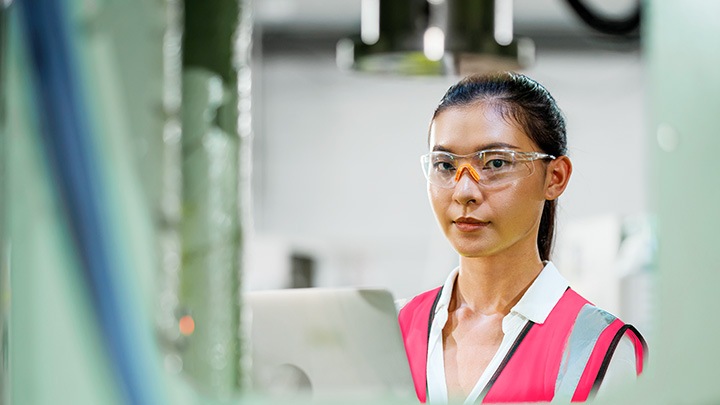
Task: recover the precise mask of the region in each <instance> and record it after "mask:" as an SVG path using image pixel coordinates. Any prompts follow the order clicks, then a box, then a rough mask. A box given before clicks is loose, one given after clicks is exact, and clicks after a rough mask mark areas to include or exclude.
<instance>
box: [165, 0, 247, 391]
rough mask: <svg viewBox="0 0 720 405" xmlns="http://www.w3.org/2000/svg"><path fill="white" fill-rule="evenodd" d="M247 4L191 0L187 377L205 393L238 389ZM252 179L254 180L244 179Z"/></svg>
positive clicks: (186, 102)
mask: <svg viewBox="0 0 720 405" xmlns="http://www.w3.org/2000/svg"><path fill="white" fill-rule="evenodd" d="M246 4H247V3H243V2H242V1H241V0H212V1H209V0H186V1H185V30H184V37H183V97H182V100H183V103H182V130H183V137H182V151H183V165H182V178H183V218H182V245H183V256H182V266H181V276H180V307H179V310H180V311H181V313H180V314H179V316H180V317H181V318H180V319H181V320H182V322H184V324H183V325H184V327H183V325H181V332H182V333H183V334H184V335H185V337H184V342H182V343H181V356H182V361H183V369H184V371H185V372H186V373H187V374H189V375H190V376H191V378H192V379H193V380H194V382H195V383H196V384H197V385H198V387H199V388H200V389H201V390H202V391H205V392H209V393H210V394H212V395H214V396H217V397H220V398H228V397H231V396H233V395H235V394H236V393H238V392H239V390H240V386H241V381H242V378H243V372H242V370H241V361H240V345H241V341H240V333H239V330H240V326H239V325H240V272H241V265H240V263H241V258H242V249H241V247H242V231H243V225H244V215H243V212H245V211H244V210H246V209H247V201H248V198H247V193H248V191H249V188H248V187H246V184H247V183H246V178H247V175H246V170H243V169H242V168H243V167H245V168H247V166H246V165H247V164H248V161H247V158H248V157H249V156H247V154H246V153H244V151H245V150H247V147H246V145H244V144H245V143H246V142H248V141H249V134H250V129H249V128H250V126H249V92H250V80H249V79H250V77H249V65H248V56H249V47H250V32H251V31H250V26H251V25H250V24H249V23H250V20H249V14H248V7H247V5H246ZM243 173H245V174H243Z"/></svg>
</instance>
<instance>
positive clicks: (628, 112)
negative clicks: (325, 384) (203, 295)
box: [245, 0, 652, 330]
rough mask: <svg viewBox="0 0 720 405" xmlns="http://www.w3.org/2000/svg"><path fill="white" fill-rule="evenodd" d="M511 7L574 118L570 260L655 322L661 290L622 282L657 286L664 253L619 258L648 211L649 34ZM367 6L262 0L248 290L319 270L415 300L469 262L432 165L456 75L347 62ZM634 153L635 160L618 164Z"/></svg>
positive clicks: (557, 12) (608, 303)
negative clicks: (655, 263)
mask: <svg viewBox="0 0 720 405" xmlns="http://www.w3.org/2000/svg"><path fill="white" fill-rule="evenodd" d="M512 3H513V5H514V31H515V36H516V37H520V38H531V39H532V41H533V42H534V43H535V48H536V58H535V59H536V60H535V62H534V63H532V64H531V65H530V66H528V67H527V68H524V69H523V70H522V71H523V72H525V73H526V74H528V75H530V76H531V77H533V78H536V79H537V80H538V81H540V82H541V83H543V84H544V85H545V86H546V87H547V88H548V89H549V90H550V92H551V93H552V94H553V95H554V96H555V98H556V99H557V100H558V103H559V105H560V107H561V108H563V110H564V112H565V114H566V118H567V122H568V134H569V135H568V139H569V150H570V156H571V157H572V159H573V163H574V165H575V171H574V174H573V179H572V181H571V183H570V187H569V189H568V191H567V192H566V193H565V194H564V195H563V197H562V198H561V208H560V210H561V214H560V217H559V218H560V220H561V221H562V223H561V224H560V230H559V231H558V235H559V237H560V238H562V237H563V236H567V237H566V238H565V239H558V241H557V242H558V247H557V249H556V250H555V257H556V261H557V262H558V263H557V264H558V265H559V268H561V269H562V271H563V272H564V273H565V274H566V276H567V277H569V278H570V279H571V280H572V281H573V285H576V286H577V287H578V288H579V289H580V290H581V291H584V292H585V293H586V294H587V295H588V296H591V297H593V299H594V300H595V302H596V303H598V305H601V306H603V307H605V308H609V309H610V310H612V311H614V312H616V313H622V314H623V315H625V317H626V318H627V317H628V315H629V316H630V318H635V319H633V320H632V322H634V323H636V324H639V326H640V327H641V328H643V329H644V330H646V329H648V328H647V327H648V326H649V324H648V322H647V319H646V318H643V317H644V316H645V315H644V314H638V316H637V317H636V316H635V315H636V314H634V313H633V314H629V312H630V310H631V309H634V308H640V305H641V303H642V308H643V310H644V309H645V305H644V303H645V302H648V300H649V296H648V295H647V293H646V292H645V291H643V292H642V293H641V294H638V291H637V288H632V289H626V290H627V291H626V295H625V296H623V295H622V290H623V286H625V284H623V283H633V284H638V285H640V284H639V283H647V282H648V280H647V277H646V276H648V273H647V272H645V273H643V274H642V275H639V273H640V272H642V271H643V270H648V267H649V266H652V263H649V262H639V263H638V262H635V263H633V264H632V265H633V266H634V267H633V269H628V271H629V272H631V273H633V276H631V277H624V276H626V275H628V276H629V274H628V271H626V272H625V273H623V272H621V271H620V270H619V269H618V268H617V263H616V261H617V259H618V257H617V255H618V251H619V247H620V242H621V238H622V235H623V233H622V229H623V226H624V224H625V221H631V222H633V224H635V225H631V226H634V228H633V229H638V227H640V228H639V229H644V228H642V224H643V223H645V222H648V221H649V218H648V217H647V214H648V213H649V209H648V201H647V200H648V198H647V193H648V182H647V170H648V169H647V166H648V153H647V147H646V146H647V145H646V144H647V142H646V138H647V136H646V135H647V111H646V104H647V103H646V101H647V100H646V97H647V95H646V86H647V83H646V82H647V80H646V73H647V68H646V64H645V62H644V58H643V55H642V52H641V49H640V48H641V47H640V38H639V35H634V36H629V37H628V36H625V37H618V36H610V35H604V34H601V33H598V32H597V31H595V30H593V29H592V28H590V27H589V26H588V25H587V24H585V23H584V22H583V21H582V20H581V19H580V18H579V17H578V16H577V14H575V12H574V11H573V9H572V8H571V7H570V6H569V5H568V4H567V3H566V2H565V1H558V0H542V1H537V0H534V1H531V0H515V1H514V2H512ZM588 4H590V5H594V6H600V8H599V10H600V11H602V12H603V13H604V14H603V15H608V16H613V17H616V16H625V15H627V14H630V13H632V12H633V11H634V9H635V7H637V2H636V1H629V0H615V1H594V2H589V3H588ZM360 6H361V2H360V1H355V0H344V1H334V2H332V3H331V4H327V2H321V1H310V0H304V1H288V0H265V1H262V2H256V4H255V16H256V21H257V24H258V25H257V28H256V31H255V40H256V42H255V44H256V50H255V52H256V55H257V57H256V58H255V59H254V65H253V66H254V67H255V68H254V69H253V77H254V82H253V114H254V115H253V122H254V128H255V139H254V142H253V174H252V176H253V182H252V185H253V214H254V215H253V221H254V226H253V230H254V232H255V235H254V237H253V238H251V239H250V243H251V244H253V245H254V247H253V248H252V249H249V250H248V254H249V255H250V262H249V263H248V269H247V270H248V272H247V273H246V276H247V277H246V279H245V285H246V287H247V288H250V289H255V288H257V289H261V288H279V287H288V286H291V285H293V284H295V285H297V284H298V283H301V284H302V283H308V280H310V281H309V283H310V284H312V285H318V286H332V285H358V284H360V285H379V286H386V287H387V288H390V289H391V290H392V291H393V293H394V294H395V296H397V297H410V296H413V295H414V294H416V293H418V292H419V291H424V290H426V289H429V288H430V287H432V286H435V285H439V284H441V283H442V282H443V281H444V280H445V277H446V276H447V274H448V273H449V272H450V270H452V269H453V268H454V267H455V266H456V264H457V254H455V253H454V251H453V250H452V249H451V247H450V245H449V244H448V243H447V242H446V240H445V238H444V236H443V235H442V232H441V231H440V230H439V228H438V226H437V225H436V223H435V219H434V217H433V214H432V211H431V209H430V205H429V203H428V199H427V194H426V187H425V178H424V177H423V174H422V171H421V170H420V164H419V156H420V155H422V154H424V153H426V151H427V133H428V127H429V120H430V116H431V115H432V112H433V110H434V108H435V106H436V105H437V103H438V102H439V100H440V98H441V97H442V95H443V94H444V93H445V90H447V88H448V87H449V86H450V85H451V84H453V83H454V82H455V81H457V76H455V75H451V76H440V77H432V76H431V77H428V76H423V77H405V76H400V77H398V76H397V75H394V76H391V75H382V76H379V75H369V74H366V73H362V72H360V73H359V72H348V71H342V70H339V69H338V68H337V66H336V44H337V42H338V40H339V39H342V38H347V37H350V36H352V35H353V34H355V33H356V31H358V27H359V26H360V16H361V7H360ZM616 18H617V17H616ZM619 149H621V150H623V151H632V152H631V157H630V156H628V159H627V160H626V162H625V164H612V163H611V162H612V161H613V159H615V158H614V156H615V157H617V153H618V150H619ZM643 221H644V222H643ZM648 226H649V225H648ZM641 248H642V249H651V248H652V247H651V246H649V245H643V246H642V247H641ZM628 253H630V254H633V253H635V254H645V252H628ZM632 259H637V260H645V259H649V257H646V258H645V259H638V258H636V257H633V258H632ZM643 266H645V267H643ZM293 277H296V278H299V281H293ZM640 279H642V281H640ZM643 285H644V284H643ZM634 287H637V286H635V285H634ZM643 288H644V287H643ZM623 306H624V307H623Z"/></svg>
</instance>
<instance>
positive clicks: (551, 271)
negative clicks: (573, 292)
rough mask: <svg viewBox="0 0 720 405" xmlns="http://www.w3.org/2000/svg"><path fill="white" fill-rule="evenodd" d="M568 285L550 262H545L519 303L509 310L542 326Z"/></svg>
mask: <svg viewBox="0 0 720 405" xmlns="http://www.w3.org/2000/svg"><path fill="white" fill-rule="evenodd" d="M569 285H570V284H569V283H568V281H567V280H566V279H565V277H563V276H562V275H561V274H560V272H559V271H558V269H557V268H556V267H555V265H554V264H552V262H546V263H545V267H544V268H543V269H542V271H541V272H540V274H539V275H538V276H537V278H535V281H533V283H532V284H531V285H530V288H528V289H527V291H525V294H523V296H522V298H520V301H518V303H517V304H515V306H514V307H513V308H512V309H511V310H510V312H516V313H518V314H520V315H522V316H524V317H525V318H527V319H529V320H531V321H533V322H535V323H538V324H542V323H544V322H545V320H546V319H547V317H548V315H550V311H552V309H553V308H554V307H555V304H557V303H558V301H560V297H562V296H563V294H565V290H567V288H568V286H569Z"/></svg>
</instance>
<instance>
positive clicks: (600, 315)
mask: <svg viewBox="0 0 720 405" xmlns="http://www.w3.org/2000/svg"><path fill="white" fill-rule="evenodd" d="M615 319H616V317H615V316H614V315H612V314H610V313H608V312H606V311H603V310H602V309H600V308H597V307H594V306H592V305H590V304H585V305H584V306H583V307H582V309H581V310H580V313H579V314H578V316H577V318H576V319H575V324H574V325H573V330H572V332H571V334H570V337H569V338H568V342H567V345H566V346H565V350H564V352H563V356H562V362H561V363H560V370H559V371H558V376H557V380H556V383H555V397H554V398H553V401H560V402H570V401H571V399H572V397H573V394H574V393H575V390H576V389H577V387H578V384H579V382H580V378H581V377H582V374H583V371H584V370H585V366H586V365H587V363H588V360H589V359H590V355H591V354H592V351H593V348H594V347H595V344H596V343H597V341H598V339H599V338H600V334H602V332H603V331H604V330H605V328H607V327H608V326H609V325H610V324H611V323H612V322H613V321H615Z"/></svg>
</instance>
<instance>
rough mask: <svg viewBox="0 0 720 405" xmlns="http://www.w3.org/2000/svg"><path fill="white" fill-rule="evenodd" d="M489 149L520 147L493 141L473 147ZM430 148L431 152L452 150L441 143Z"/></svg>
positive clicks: (477, 149)
mask: <svg viewBox="0 0 720 405" xmlns="http://www.w3.org/2000/svg"><path fill="white" fill-rule="evenodd" d="M490 149H520V148H519V147H517V146H515V145H511V144H509V143H504V142H493V143H488V144H484V145H480V146H478V147H476V148H475V151H477V152H480V151H482V150H490ZM432 150H433V152H436V151H437V152H450V153H452V150H451V149H450V148H447V147H445V146H442V145H435V146H433V149H432Z"/></svg>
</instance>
